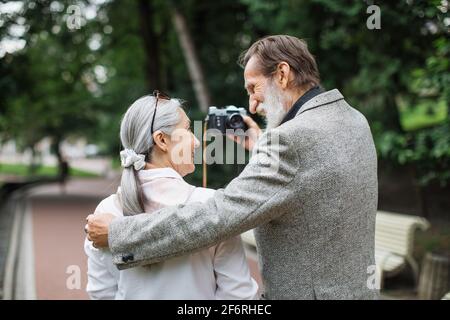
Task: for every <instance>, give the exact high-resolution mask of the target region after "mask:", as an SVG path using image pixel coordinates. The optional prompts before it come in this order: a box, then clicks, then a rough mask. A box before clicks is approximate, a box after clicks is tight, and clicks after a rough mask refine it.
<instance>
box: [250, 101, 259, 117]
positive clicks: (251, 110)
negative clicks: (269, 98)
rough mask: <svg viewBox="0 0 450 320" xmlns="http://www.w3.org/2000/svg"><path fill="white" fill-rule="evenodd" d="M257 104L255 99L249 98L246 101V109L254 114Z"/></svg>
mask: <svg viewBox="0 0 450 320" xmlns="http://www.w3.org/2000/svg"><path fill="white" fill-rule="evenodd" d="M258 105H259V101H258V100H256V99H249V102H248V109H249V111H250V113H252V114H255V113H256V109H257V108H258Z"/></svg>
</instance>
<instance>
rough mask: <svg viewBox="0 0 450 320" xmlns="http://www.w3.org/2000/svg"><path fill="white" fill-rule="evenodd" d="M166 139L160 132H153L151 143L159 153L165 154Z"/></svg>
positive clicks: (166, 148)
mask: <svg viewBox="0 0 450 320" xmlns="http://www.w3.org/2000/svg"><path fill="white" fill-rule="evenodd" d="M167 139H168V137H167V136H166V135H165V134H164V133H163V132H162V131H161V130H156V131H155V132H153V143H154V144H155V146H157V147H158V148H159V149H160V150H161V151H164V152H166V151H167V150H168V146H167V142H168V141H167Z"/></svg>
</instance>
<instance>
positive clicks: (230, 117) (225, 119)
mask: <svg viewBox="0 0 450 320" xmlns="http://www.w3.org/2000/svg"><path fill="white" fill-rule="evenodd" d="M246 115H247V111H246V110H245V109H244V108H238V107H235V106H226V107H225V108H217V107H209V111H208V116H207V117H206V121H207V123H208V129H218V130H219V131H220V132H221V133H222V134H225V133H226V130H227V129H233V130H237V129H242V130H243V132H245V131H246V130H247V125H246V124H245V122H244V116H246Z"/></svg>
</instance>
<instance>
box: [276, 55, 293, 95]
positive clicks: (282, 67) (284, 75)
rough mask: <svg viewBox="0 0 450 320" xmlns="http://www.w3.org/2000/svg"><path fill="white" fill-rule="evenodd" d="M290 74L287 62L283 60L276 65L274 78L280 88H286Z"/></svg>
mask: <svg viewBox="0 0 450 320" xmlns="http://www.w3.org/2000/svg"><path fill="white" fill-rule="evenodd" d="M291 76H292V74H291V67H290V66H289V64H288V63H287V62H284V61H282V62H280V63H279V64H278V66H277V75H276V77H277V78H276V79H277V82H278V84H279V86H280V87H281V89H286V88H287V87H288V85H289V82H290V77H291Z"/></svg>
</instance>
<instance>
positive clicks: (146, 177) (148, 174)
mask: <svg viewBox="0 0 450 320" xmlns="http://www.w3.org/2000/svg"><path fill="white" fill-rule="evenodd" d="M138 175H139V179H141V182H145V181H150V180H154V179H158V178H175V179H181V180H183V177H182V176H181V175H180V174H179V173H178V172H176V171H175V170H174V169H172V168H168V167H167V168H156V169H147V170H139V171H138Z"/></svg>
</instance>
